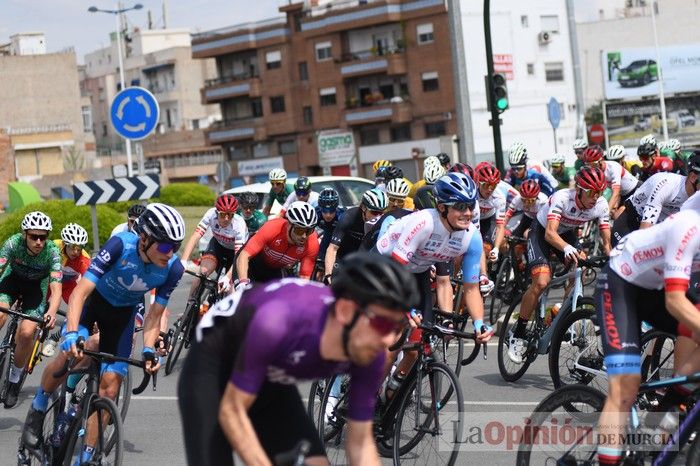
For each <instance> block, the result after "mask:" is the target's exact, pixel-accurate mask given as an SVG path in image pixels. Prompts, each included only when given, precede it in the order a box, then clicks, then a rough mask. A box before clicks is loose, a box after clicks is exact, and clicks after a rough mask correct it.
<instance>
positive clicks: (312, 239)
mask: <svg viewBox="0 0 700 466" xmlns="http://www.w3.org/2000/svg"><path fill="white" fill-rule="evenodd" d="M306 247H307V249H306V254H305V255H304V257H303V258H302V259H301V264H300V266H299V278H311V273H312V272H313V271H314V264H315V263H316V257H318V249H319V246H318V235H317V234H316V232H315V231H314V232H313V233H312V234H311V236H309V239H308V240H307V241H306Z"/></svg>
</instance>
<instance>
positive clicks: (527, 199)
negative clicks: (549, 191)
mask: <svg viewBox="0 0 700 466" xmlns="http://www.w3.org/2000/svg"><path fill="white" fill-rule="evenodd" d="M522 199H523V204H527V205H532V204H534V203H535V202H537V198H536V197H523V198H522Z"/></svg>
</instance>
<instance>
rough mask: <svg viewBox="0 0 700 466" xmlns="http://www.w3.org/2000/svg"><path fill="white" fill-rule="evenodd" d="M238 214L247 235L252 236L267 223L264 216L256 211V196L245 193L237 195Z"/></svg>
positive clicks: (251, 193)
mask: <svg viewBox="0 0 700 466" xmlns="http://www.w3.org/2000/svg"><path fill="white" fill-rule="evenodd" d="M238 205H239V208H238V214H239V215H240V216H241V217H243V220H245V224H246V226H247V227H248V234H249V235H251V236H252V235H253V234H255V232H256V231H258V230H259V229H260V227H261V226H263V224H264V223H265V222H266V221H267V217H265V214H263V213H262V212H260V211H259V210H258V195H257V194H255V193H254V192H251V191H246V192H244V193H241V194H239V195H238Z"/></svg>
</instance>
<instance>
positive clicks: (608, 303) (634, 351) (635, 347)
mask: <svg viewBox="0 0 700 466" xmlns="http://www.w3.org/2000/svg"><path fill="white" fill-rule="evenodd" d="M594 299H595V303H596V309H597V311H598V323H599V325H600V328H601V333H602V339H603V350H604V352H605V366H606V368H607V371H608V375H623V374H639V373H640V364H641V357H640V354H641V348H640V346H639V341H640V337H641V324H642V321H645V322H647V323H649V324H651V325H652V326H653V327H654V328H655V329H658V330H662V331H664V332H668V333H671V334H673V335H677V334H678V321H676V319H674V318H673V317H672V316H671V314H669V313H668V311H667V310H666V305H665V303H664V290H648V289H646V288H640V287H638V286H636V285H633V284H631V283H628V282H626V281H625V280H623V279H622V278H621V277H620V276H619V275H617V274H616V273H615V272H614V271H613V270H612V269H610V266H609V265H606V266H605V267H604V268H603V270H602V271H601V273H599V274H598V284H597V285H596V291H595V296H594Z"/></svg>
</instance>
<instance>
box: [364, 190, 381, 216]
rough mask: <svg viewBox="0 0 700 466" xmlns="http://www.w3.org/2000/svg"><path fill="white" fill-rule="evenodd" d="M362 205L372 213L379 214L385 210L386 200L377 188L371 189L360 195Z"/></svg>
mask: <svg viewBox="0 0 700 466" xmlns="http://www.w3.org/2000/svg"><path fill="white" fill-rule="evenodd" d="M362 205H363V206H365V207H366V208H367V210H371V211H373V212H381V211H383V210H385V209H386V206H387V198H386V193H384V191H382V190H381V189H378V188H372V189H368V190H367V191H365V193H364V194H363V195H362Z"/></svg>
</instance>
